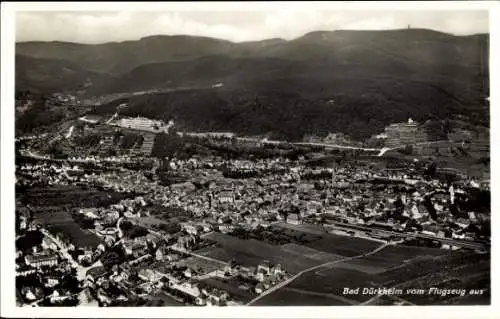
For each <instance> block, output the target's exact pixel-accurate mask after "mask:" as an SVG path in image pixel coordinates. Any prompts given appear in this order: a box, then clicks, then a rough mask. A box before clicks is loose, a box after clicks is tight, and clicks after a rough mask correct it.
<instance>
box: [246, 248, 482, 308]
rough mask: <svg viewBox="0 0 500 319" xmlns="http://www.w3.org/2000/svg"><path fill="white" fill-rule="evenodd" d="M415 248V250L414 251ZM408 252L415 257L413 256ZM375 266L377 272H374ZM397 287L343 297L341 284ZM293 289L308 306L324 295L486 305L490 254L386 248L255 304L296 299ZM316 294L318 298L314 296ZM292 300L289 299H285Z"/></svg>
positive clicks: (319, 302) (307, 277)
mask: <svg viewBox="0 0 500 319" xmlns="http://www.w3.org/2000/svg"><path fill="white" fill-rule="evenodd" d="M413 248H414V249H413ZM412 255H413V256H414V257H413V258H412ZM375 270H376V271H375ZM346 287H348V288H354V289H355V288H358V287H360V288H361V289H360V290H362V289H363V288H370V287H373V288H382V287H385V288H392V287H394V288H398V289H402V291H403V293H402V294H401V295H398V296H391V297H388V296H383V297H376V296H374V295H363V294H361V293H359V294H355V295H344V294H343V289H344V288H346ZM430 287H436V288H439V289H443V288H444V289H466V290H467V291H470V290H471V289H474V290H481V289H484V292H483V294H482V295H481V296H477V295H470V294H466V295H465V296H460V295H456V294H455V295H450V294H448V295H440V294H429V293H428V290H429V288H430ZM413 288H416V289H423V290H424V291H425V294H409V293H407V292H406V289H413ZM291 289H295V290H298V291H301V293H302V294H303V295H306V294H307V296H308V298H309V299H311V300H309V301H308V302H310V303H311V304H314V305H322V304H324V298H325V297H326V296H329V295H336V296H338V297H340V298H343V299H342V300H344V301H346V302H347V301H349V300H350V301H351V302H353V303H357V304H359V303H363V302H366V303H367V304H369V305H387V304H394V303H398V304H416V305H431V304H464V303H465V304H489V302H490V257H489V255H488V254H476V253H473V252H460V251H456V252H447V251H445V250H439V249H429V248H420V247H401V246H393V247H386V248H385V249H383V250H381V251H379V252H378V253H376V254H374V255H373V256H367V257H363V258H356V259H353V260H348V261H346V262H341V263H337V264H334V265H332V266H330V267H321V268H319V269H317V270H316V271H311V272H307V273H304V274H303V275H301V276H300V277H298V278H297V279H296V280H294V281H293V282H291V283H290V284H289V285H287V286H286V287H285V288H283V289H280V290H278V291H276V292H273V293H271V294H270V295H268V296H266V297H264V298H262V299H261V300H259V301H258V302H257V303H256V304H258V305H273V304H274V303H277V304H280V305H286V304H293V303H296V302H297V301H296V298H295V297H294V296H293V294H291V293H290V290H291ZM315 297H317V298H318V299H317V301H314V298H315ZM288 298H290V299H288Z"/></svg>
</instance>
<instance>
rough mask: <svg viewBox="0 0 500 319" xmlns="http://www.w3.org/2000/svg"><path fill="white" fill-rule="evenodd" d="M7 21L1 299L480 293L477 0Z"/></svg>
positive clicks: (486, 232)
mask: <svg viewBox="0 0 500 319" xmlns="http://www.w3.org/2000/svg"><path fill="white" fill-rule="evenodd" d="M15 25H16V28H15V44H13V46H15V128H14V129H15V199H13V205H14V206H15V272H13V274H15V275H13V277H14V276H15V302H16V305H17V307H182V306H188V307H203V306H221V307H225V306H251V307H259V306H364V305H366V306H389V305H394V306H396V305H416V306H427V305H446V306H457V305H491V278H490V268H491V266H490V262H491V255H490V254H491V221H490V217H491V204H490V202H491V195H490V101H489V97H490V71H489V67H490V53H489V51H490V35H489V15H488V11H470V10H469V11H464V10H462V11H453V10H449V11H443V10H441V11H397V10H392V11H390V10H385V11H376V12H373V11H359V10H358V11H341V10H333V9H332V10H326V9H315V8H314V6H311V7H309V8H308V10H303V11H300V10H297V11H294V10H288V9H287V10H285V8H284V9H283V10H279V9H272V10H271V9H269V10H258V11H257V10H256V11H250V10H239V11H238V10H233V11H228V10H220V11H217V10H209V11H200V10H196V11H195V10H181V11H175V10H167V9H165V10H164V11H109V10H108V11H46V10H45V11H18V12H16V16H15ZM2 107H3V106H2ZM13 120H14V119H13ZM13 120H12V122H14V121H13ZM11 124H12V123H11ZM2 125H3V124H2ZM13 155H14V154H13ZM13 211H14V210H13ZM3 213H5V212H3ZM13 227H14V225H12V227H10V228H11V231H13ZM13 259H14V257H13ZM247 309H248V308H247ZM391 309H392V308H391Z"/></svg>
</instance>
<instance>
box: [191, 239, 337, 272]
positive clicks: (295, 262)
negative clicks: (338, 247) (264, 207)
mask: <svg viewBox="0 0 500 319" xmlns="http://www.w3.org/2000/svg"><path fill="white" fill-rule="evenodd" d="M207 238H208V239H210V240H213V241H215V242H217V245H215V246H212V247H207V248H203V249H201V250H198V251H196V253H198V254H200V255H203V256H207V257H212V258H215V259H219V260H222V261H229V260H231V259H233V258H235V259H236V261H237V262H239V263H241V264H243V265H245V266H257V265H258V264H259V263H261V262H262V261H264V260H268V261H270V262H271V263H274V264H278V263H279V264H281V265H282V267H283V268H284V269H285V271H287V272H289V273H297V272H299V271H301V270H303V269H306V268H309V267H312V266H315V265H319V264H322V263H324V262H327V261H334V260H338V259H340V257H339V256H337V255H333V254H325V253H324V252H314V251H313V250H310V249H309V250H308V253H309V255H313V256H314V257H309V256H306V255H304V254H303V253H302V252H300V251H294V250H293V249H290V246H285V247H283V246H276V245H271V244H267V243H264V242H260V241H257V240H253V239H251V240H243V239H238V238H235V237H232V236H229V235H225V234H221V233H212V234H210V235H208V236H207Z"/></svg>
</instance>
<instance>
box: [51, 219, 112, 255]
mask: <svg viewBox="0 0 500 319" xmlns="http://www.w3.org/2000/svg"><path fill="white" fill-rule="evenodd" d="M47 228H48V229H49V231H50V232H51V233H52V234H54V235H55V234H57V233H61V234H62V236H63V237H64V238H67V239H68V241H69V242H70V243H72V244H73V245H75V247H91V248H93V249H95V248H97V246H99V244H101V243H102V240H101V239H100V238H99V237H97V236H96V235H94V234H92V233H91V232H89V231H87V230H83V229H81V228H80V226H78V225H77V224H76V223H75V222H69V223H65V224H57V225H50V226H48V227H47Z"/></svg>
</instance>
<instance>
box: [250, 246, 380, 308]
mask: <svg viewBox="0 0 500 319" xmlns="http://www.w3.org/2000/svg"><path fill="white" fill-rule="evenodd" d="M388 245H390V244H388V243H384V244H382V245H380V246H379V247H377V248H375V249H374V250H372V251H371V252H368V253H364V254H361V255H357V256H353V257H346V258H343V259H340V260H334V261H329V262H326V263H323V264H320V265H316V266H313V267H310V268H307V269H304V270H302V271H301V272H299V273H297V274H295V275H293V276H292V277H290V278H288V279H287V280H285V281H282V282H280V283H279V284H277V285H276V286H273V287H272V288H270V289H268V290H266V291H264V292H263V293H262V294H260V295H259V296H257V297H255V298H254V299H252V300H250V301H249V302H248V303H247V304H246V305H247V306H250V305H252V304H253V303H255V302H256V301H258V300H260V299H262V298H263V297H265V296H267V295H269V294H270V293H273V292H275V291H276V290H278V289H281V288H283V287H285V286H286V285H288V284H289V283H291V282H292V281H294V280H295V279H297V278H299V277H300V276H302V275H303V274H305V273H307V272H311V271H314V270H316V269H319V268H321V267H328V266H331V265H334V264H338V263H342V262H346V261H349V260H354V259H357V258H362V257H366V256H370V255H373V254H375V253H377V252H379V251H380V250H382V249H384V248H385V247H387V246H388Z"/></svg>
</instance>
